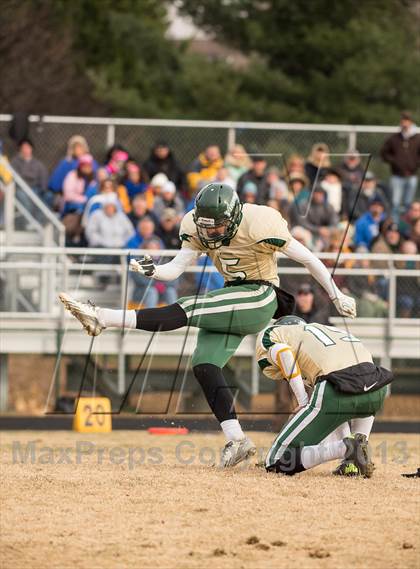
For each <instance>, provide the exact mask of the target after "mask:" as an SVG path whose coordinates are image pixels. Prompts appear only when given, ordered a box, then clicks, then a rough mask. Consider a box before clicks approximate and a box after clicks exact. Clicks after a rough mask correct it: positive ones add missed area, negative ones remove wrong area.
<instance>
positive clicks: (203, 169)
mask: <svg viewBox="0 0 420 569" xmlns="http://www.w3.org/2000/svg"><path fill="white" fill-rule="evenodd" d="M222 166H223V158H222V155H221V154H220V148H219V147H218V146H216V145H214V144H212V145H210V146H207V148H206V149H205V151H204V152H202V153H201V154H200V155H199V157H198V158H197V159H196V160H195V161H194V162H193V163H192V165H191V169H190V171H189V172H188V174H187V181H188V186H189V189H190V192H191V195H194V194H195V193H196V192H197V190H200V189H201V188H202V187H203V186H204V185H205V184H206V183H208V182H211V181H213V180H214V178H215V177H216V174H217V172H218V170H220V168H221V167H222Z"/></svg>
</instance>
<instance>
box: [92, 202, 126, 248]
mask: <svg viewBox="0 0 420 569" xmlns="http://www.w3.org/2000/svg"><path fill="white" fill-rule="evenodd" d="M85 234H86V238H87V241H88V244H89V247H105V248H118V249H119V248H121V247H124V245H125V243H126V242H127V241H128V240H129V239H130V238H131V237H132V236H133V235H134V229H133V226H132V224H131V221H130V220H129V219H128V217H127V216H126V215H125V213H124V212H122V211H121V210H119V209H118V207H117V205H116V203H115V198H113V196H108V197H107V198H106V200H104V202H103V204H102V208H101V209H98V210H97V211H95V212H94V213H92V215H91V216H90V217H89V219H88V221H87V224H86V230H85Z"/></svg>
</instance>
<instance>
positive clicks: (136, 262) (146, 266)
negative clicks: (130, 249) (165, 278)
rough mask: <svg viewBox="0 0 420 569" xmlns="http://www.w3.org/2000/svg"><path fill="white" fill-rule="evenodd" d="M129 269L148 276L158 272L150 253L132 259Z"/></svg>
mask: <svg viewBox="0 0 420 569" xmlns="http://www.w3.org/2000/svg"><path fill="white" fill-rule="evenodd" d="M129 270H130V271H132V272H134V273H140V274H141V275H145V276H146V277H152V276H153V275H154V274H155V272H156V267H155V264H154V262H153V259H152V257H151V256H150V255H145V256H144V257H141V258H140V259H130V266H129Z"/></svg>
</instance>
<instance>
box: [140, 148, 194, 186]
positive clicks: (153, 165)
mask: <svg viewBox="0 0 420 569" xmlns="http://www.w3.org/2000/svg"><path fill="white" fill-rule="evenodd" d="M143 168H144V170H145V171H146V172H147V174H148V176H149V178H150V179H152V178H153V176H156V174H165V175H166V177H167V178H168V180H171V182H173V183H174V184H175V186H176V187H177V188H178V190H179V191H183V190H184V189H185V174H184V172H183V170H182V168H181V167H180V165H179V164H178V162H177V160H176V158H175V156H174V155H173V152H172V150H171V148H170V147H169V144H167V143H166V142H163V141H159V142H157V143H156V144H155V145H154V146H153V148H152V150H151V152H150V156H149V158H148V159H147V160H146V162H145V163H144V164H143Z"/></svg>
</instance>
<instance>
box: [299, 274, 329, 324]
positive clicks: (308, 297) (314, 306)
mask: <svg viewBox="0 0 420 569" xmlns="http://www.w3.org/2000/svg"><path fill="white" fill-rule="evenodd" d="M328 313H329V303H327V302H321V303H320V306H318V302H317V301H316V300H315V295H314V289H313V288H312V286H311V285H310V284H307V283H302V284H301V285H300V286H299V288H298V291H297V295H296V307H295V310H294V314H295V315H296V316H299V318H303V319H304V320H306V322H318V323H319V324H329V323H330V322H329V320H328Z"/></svg>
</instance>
